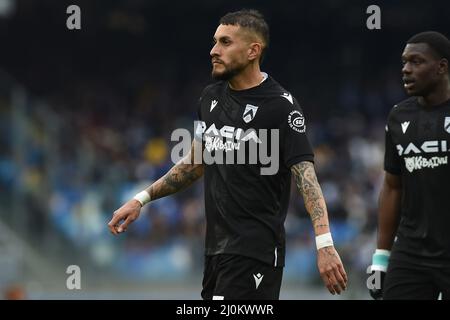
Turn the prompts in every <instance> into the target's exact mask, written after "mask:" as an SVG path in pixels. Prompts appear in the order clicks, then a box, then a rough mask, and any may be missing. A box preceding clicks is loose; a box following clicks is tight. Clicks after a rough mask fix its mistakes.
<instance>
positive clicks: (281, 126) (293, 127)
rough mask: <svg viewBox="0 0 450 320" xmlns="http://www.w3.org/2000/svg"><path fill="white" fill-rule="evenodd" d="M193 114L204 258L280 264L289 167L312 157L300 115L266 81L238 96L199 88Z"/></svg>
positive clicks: (221, 85)
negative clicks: (237, 257)
mask: <svg viewBox="0 0 450 320" xmlns="http://www.w3.org/2000/svg"><path fill="white" fill-rule="evenodd" d="M198 115H199V119H200V121H199V122H198V123H197V125H196V129H195V135H196V139H197V140H200V139H201V140H202V150H203V157H204V158H205V160H204V166H205V169H204V181H205V182H204V183H205V211H206V221H207V226H206V244H205V250H206V252H205V254H206V255H215V254H222V253H226V254H238V255H243V256H248V257H252V258H255V259H258V260H260V261H263V262H266V263H268V264H271V265H274V266H284V255H285V231H284V221H285V218H286V213H287V208H288V202H289V195H290V184H291V172H290V167H291V166H292V165H294V164H296V163H298V162H301V161H311V162H312V161H313V159H314V156H313V152H312V149H311V146H310V143H309V141H308V139H307V137H306V123H305V117H304V115H303V111H302V110H301V108H300V106H299V105H298V103H297V101H296V100H295V99H294V97H293V96H292V95H291V94H290V93H289V92H287V91H286V90H285V89H283V88H282V87H281V86H280V85H279V84H278V83H277V82H276V81H275V80H273V79H272V78H271V77H270V76H269V77H268V78H267V79H265V80H264V81H263V82H262V83H261V84H259V85H258V86H256V87H253V88H250V89H246V90H240V91H236V90H232V89H231V88H230V87H229V85H228V83H227V82H218V83H215V84H213V85H210V86H208V87H206V88H205V90H204V91H203V93H202V96H201V98H200V105H199V110H198ZM252 148H253V149H252ZM239 155H240V156H241V157H240V156H239ZM219 156H222V160H220V157H219ZM206 157H209V158H210V160H207V161H206ZM211 158H214V159H216V160H217V159H218V160H217V161H211ZM230 159H234V160H230ZM233 161H234V163H233ZM264 170H266V171H264Z"/></svg>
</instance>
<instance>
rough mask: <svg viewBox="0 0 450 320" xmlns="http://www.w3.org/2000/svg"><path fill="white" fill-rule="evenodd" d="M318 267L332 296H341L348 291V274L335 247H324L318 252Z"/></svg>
mask: <svg viewBox="0 0 450 320" xmlns="http://www.w3.org/2000/svg"><path fill="white" fill-rule="evenodd" d="M317 266H318V268H319V272H320V276H321V278H322V280H323V282H324V283H325V286H326V287H327V288H328V291H330V293H331V294H333V295H334V294H336V293H337V294H340V293H341V292H342V291H343V290H345V289H347V280H348V279H347V273H346V272H345V270H344V266H343V265H342V261H341V258H340V257H339V254H338V253H337V251H336V249H335V248H334V247H333V246H329V247H324V248H321V249H319V250H318V251H317Z"/></svg>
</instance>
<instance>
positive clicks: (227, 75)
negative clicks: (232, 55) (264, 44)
mask: <svg viewBox="0 0 450 320" xmlns="http://www.w3.org/2000/svg"><path fill="white" fill-rule="evenodd" d="M222 65H223V66H224V68H225V70H224V71H222V72H214V68H213V70H212V72H211V76H212V78H213V79H214V80H222V81H228V80H230V79H231V78H233V77H234V76H236V75H237V74H239V73H240V72H241V71H242V70H244V68H245V65H237V64H236V65H233V66H230V67H227V66H226V65H224V64H222Z"/></svg>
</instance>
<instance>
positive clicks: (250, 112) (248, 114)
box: [242, 104, 258, 123]
mask: <svg viewBox="0 0 450 320" xmlns="http://www.w3.org/2000/svg"><path fill="white" fill-rule="evenodd" d="M256 111H258V107H257V106H253V105H251V104H247V105H246V106H245V110H244V115H243V116H242V119H244V121H245V123H249V122H250V121H252V120H253V118H254V117H255V115H256Z"/></svg>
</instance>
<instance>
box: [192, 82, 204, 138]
mask: <svg viewBox="0 0 450 320" xmlns="http://www.w3.org/2000/svg"><path fill="white" fill-rule="evenodd" d="M206 90H207V88H205V89H203V91H202V94H201V95H200V98H199V99H198V102H197V119H195V121H194V140H196V141H202V139H203V138H202V134H203V129H204V122H203V120H202V101H203V99H204V97H205V94H206Z"/></svg>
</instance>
